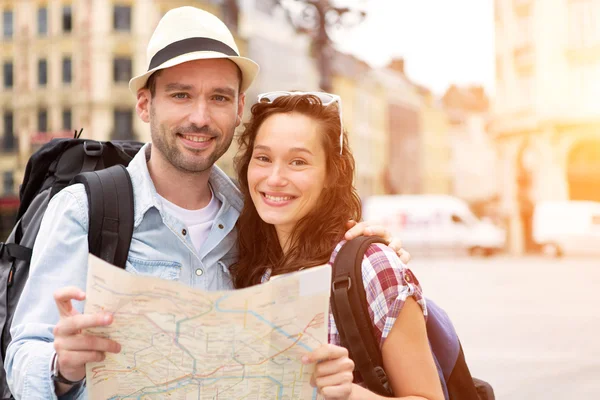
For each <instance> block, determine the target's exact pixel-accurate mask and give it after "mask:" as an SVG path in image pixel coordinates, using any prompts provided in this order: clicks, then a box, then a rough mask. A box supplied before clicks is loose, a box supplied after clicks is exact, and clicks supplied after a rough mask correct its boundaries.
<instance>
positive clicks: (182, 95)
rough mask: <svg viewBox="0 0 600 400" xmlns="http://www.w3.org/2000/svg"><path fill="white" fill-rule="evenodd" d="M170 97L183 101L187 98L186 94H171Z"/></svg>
mask: <svg viewBox="0 0 600 400" xmlns="http://www.w3.org/2000/svg"><path fill="white" fill-rule="evenodd" d="M172 97H173V98H175V99H185V98H187V97H188V94H187V93H175V94H173V96H172Z"/></svg>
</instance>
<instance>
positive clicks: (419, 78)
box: [334, 0, 495, 94]
mask: <svg viewBox="0 0 600 400" xmlns="http://www.w3.org/2000/svg"><path fill="white" fill-rule="evenodd" d="M334 3H335V4H337V5H340V6H341V5H345V6H348V7H359V8H361V9H364V10H365V11H366V12H367V17H366V18H365V20H364V21H363V22H362V23H360V24H358V25H356V26H355V27H353V28H350V29H345V30H343V31H342V32H340V33H336V34H335V36H334V39H335V40H336V42H337V48H338V49H339V50H342V51H344V52H348V53H352V54H354V55H356V56H357V57H359V58H361V59H363V60H365V61H367V62H368V63H369V64H370V65H372V66H373V67H378V66H383V65H386V64H387V63H388V62H389V61H390V60H391V59H392V58H393V57H403V58H404V59H405V71H406V74H407V75H408V77H409V78H410V79H411V80H413V81H414V82H416V83H418V84H421V85H423V86H426V87H428V88H429V89H431V90H432V91H433V92H434V93H436V94H443V93H444V91H445V90H446V89H447V88H448V86H449V85H451V84H458V85H468V84H479V85H483V86H484V87H485V88H486V91H487V92H488V94H493V93H494V75H495V73H494V68H495V53H494V15H493V8H494V5H493V0H337V1H335V2H334Z"/></svg>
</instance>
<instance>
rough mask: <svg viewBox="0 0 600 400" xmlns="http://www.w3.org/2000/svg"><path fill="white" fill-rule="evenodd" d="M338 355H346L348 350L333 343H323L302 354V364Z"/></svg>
mask: <svg viewBox="0 0 600 400" xmlns="http://www.w3.org/2000/svg"><path fill="white" fill-rule="evenodd" d="M340 357H348V350H346V348H345V347H341V346H335V345H333V344H324V345H322V346H320V347H318V348H317V349H316V350H314V351H313V352H311V353H309V354H305V355H304V356H302V362H303V363H304V364H312V363H316V362H321V361H326V360H333V359H336V358H340Z"/></svg>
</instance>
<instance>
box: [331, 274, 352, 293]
mask: <svg viewBox="0 0 600 400" xmlns="http://www.w3.org/2000/svg"><path fill="white" fill-rule="evenodd" d="M346 283H347V284H346ZM338 284H346V285H339V286H338ZM351 287H352V279H350V277H349V276H346V277H344V278H340V279H336V280H335V281H333V283H332V284H331V288H332V289H333V291H334V292H335V291H336V290H337V289H338V288H339V289H346V290H350V288H351Z"/></svg>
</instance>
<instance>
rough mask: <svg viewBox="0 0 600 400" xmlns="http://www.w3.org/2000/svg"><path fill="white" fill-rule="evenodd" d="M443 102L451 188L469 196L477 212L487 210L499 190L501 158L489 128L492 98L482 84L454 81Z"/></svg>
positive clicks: (495, 199) (457, 194)
mask: <svg viewBox="0 0 600 400" xmlns="http://www.w3.org/2000/svg"><path fill="white" fill-rule="evenodd" d="M442 102H443V104H444V109H445V111H446V115H447V116H448V119H449V124H450V142H451V145H452V168H451V172H450V175H451V176H452V190H451V192H452V194H454V195H455V196H457V197H460V198H462V199H464V200H466V201H467V202H468V203H469V204H470V205H471V206H472V207H473V208H474V211H475V212H476V213H477V214H479V215H482V214H488V212H490V211H491V210H489V206H490V205H492V204H495V203H496V201H497V199H498V193H499V188H498V180H497V174H498V173H497V167H496V165H497V162H498V160H497V156H496V149H495V146H494V140H493V138H492V137H491V134H490V132H489V131H488V125H489V119H490V110H489V100H488V98H487V96H486V94H485V92H484V90H483V88H482V87H480V86H475V87H457V86H454V85H452V86H451V87H450V88H448V90H447V91H446V93H445V94H444V96H443V98H442ZM496 211H497V210H496ZM488 216H490V215H488ZM497 217H498V216H497Z"/></svg>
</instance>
